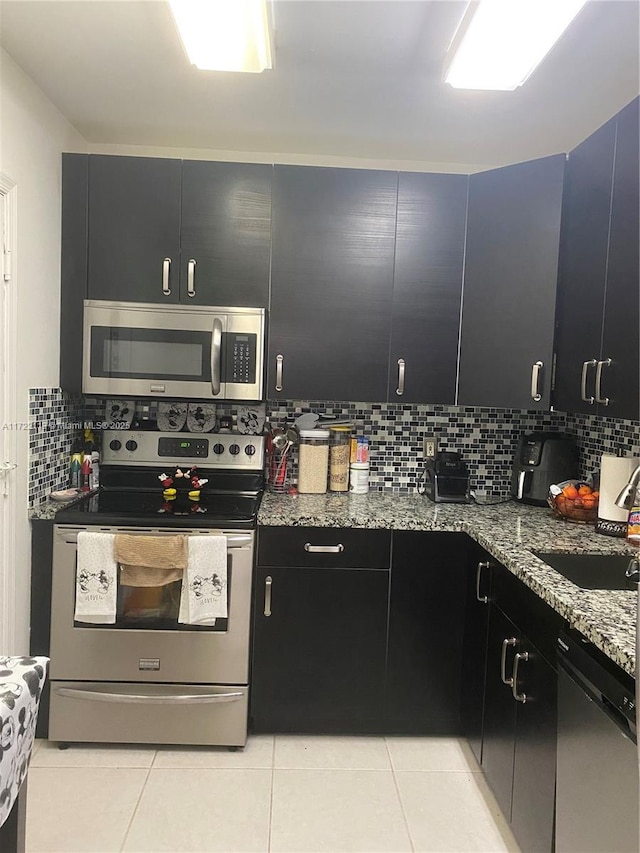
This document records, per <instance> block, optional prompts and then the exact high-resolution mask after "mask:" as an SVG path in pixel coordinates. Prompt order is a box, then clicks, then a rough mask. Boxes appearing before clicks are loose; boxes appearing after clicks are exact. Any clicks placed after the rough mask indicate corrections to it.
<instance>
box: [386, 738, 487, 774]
mask: <svg viewBox="0 0 640 853" xmlns="http://www.w3.org/2000/svg"><path fill="white" fill-rule="evenodd" d="M386 741H387V746H388V748H389V753H390V755H391V763H392V765H393V769H394V770H439V771H444V772H456V771H458V772H461V773H480V772H481V771H480V766H479V765H478V762H477V761H476V759H475V757H474V755H473V752H472V751H471V748H470V746H469V744H468V743H467V741H466V740H465V739H464V738H455V737H387V738H386Z"/></svg>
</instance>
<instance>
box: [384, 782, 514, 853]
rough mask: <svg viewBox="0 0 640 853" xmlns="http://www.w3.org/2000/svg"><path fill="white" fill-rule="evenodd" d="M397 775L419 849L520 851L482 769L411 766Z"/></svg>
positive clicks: (441, 851)
mask: <svg viewBox="0 0 640 853" xmlns="http://www.w3.org/2000/svg"><path fill="white" fill-rule="evenodd" d="M395 775H396V780H397V784H398V790H399V792H400V799H401V800H402V805H403V807H404V812H405V815H406V818H407V822H408V825H409V832H410V833H411V838H412V841H413V844H414V849H415V850H416V851H423V853H426V851H433V853H445V851H446V853H449V851H459V853H475V851H477V853H488V851H490V853H501V851H511V853H514V852H515V851H518V846H517V844H516V842H515V840H514V838H513V836H512V834H511V831H510V829H509V827H508V825H507V824H506V822H505V821H504V819H503V818H502V816H501V814H500V810H499V808H498V806H497V805H496V803H495V800H494V799H493V797H492V795H491V793H490V792H489V789H488V788H487V785H486V783H485V781H484V777H483V776H482V775H481V774H477V773H458V772H456V773H443V772H431V773H427V772H420V771H417V772H416V771H413V772H412V771H408V772H397V773H396V774H395Z"/></svg>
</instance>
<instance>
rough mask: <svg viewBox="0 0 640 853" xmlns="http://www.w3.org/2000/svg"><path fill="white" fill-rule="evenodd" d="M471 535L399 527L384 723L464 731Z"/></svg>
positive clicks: (424, 730) (404, 728) (399, 730)
mask: <svg viewBox="0 0 640 853" xmlns="http://www.w3.org/2000/svg"><path fill="white" fill-rule="evenodd" d="M466 576H467V539H466V537H465V536H461V535H460V534H456V533H422V532H394V534H393V558H392V562H391V598H390V606H389V644H388V655H387V683H386V702H385V704H386V712H385V731H387V732H393V733H395V734H431V735H445V734H449V735H453V734H459V733H460V731H461V727H460V677H461V661H462V639H463V634H464V619H465V589H466Z"/></svg>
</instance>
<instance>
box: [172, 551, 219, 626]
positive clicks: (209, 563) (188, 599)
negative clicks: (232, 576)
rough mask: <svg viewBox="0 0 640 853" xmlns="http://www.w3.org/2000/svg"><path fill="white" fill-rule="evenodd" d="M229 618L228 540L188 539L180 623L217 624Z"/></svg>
mask: <svg viewBox="0 0 640 853" xmlns="http://www.w3.org/2000/svg"><path fill="white" fill-rule="evenodd" d="M226 618H227V537H226V536H213V535H211V536H189V537H188V539H187V570H186V572H185V573H184V575H183V577H182V594H181V596H180V613H179V616H178V622H181V623H183V624H185V625H215V621H216V619H226Z"/></svg>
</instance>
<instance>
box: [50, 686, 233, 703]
mask: <svg viewBox="0 0 640 853" xmlns="http://www.w3.org/2000/svg"><path fill="white" fill-rule="evenodd" d="M53 692H54V693H57V694H58V696H66V697H67V698H68V699H88V700H89V701H91V702H131V703H141V704H143V705H195V704H199V703H212V702H237V701H238V700H239V699H242V697H243V694H242V693H238V692H233V693H202V694H200V693H182V694H172V693H160V694H158V693H156V694H149V695H147V694H145V693H101V692H100V691H98V690H78V689H77V688H75V687H54V688H53Z"/></svg>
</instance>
